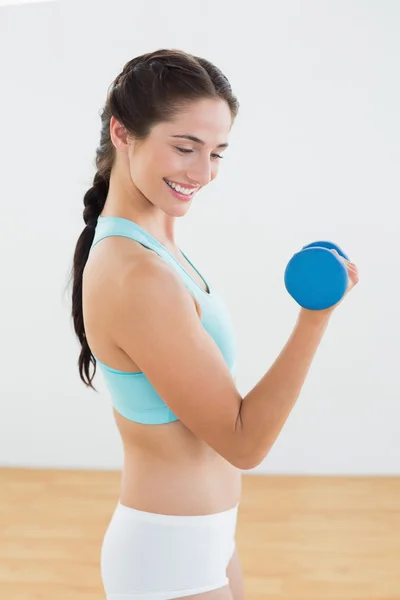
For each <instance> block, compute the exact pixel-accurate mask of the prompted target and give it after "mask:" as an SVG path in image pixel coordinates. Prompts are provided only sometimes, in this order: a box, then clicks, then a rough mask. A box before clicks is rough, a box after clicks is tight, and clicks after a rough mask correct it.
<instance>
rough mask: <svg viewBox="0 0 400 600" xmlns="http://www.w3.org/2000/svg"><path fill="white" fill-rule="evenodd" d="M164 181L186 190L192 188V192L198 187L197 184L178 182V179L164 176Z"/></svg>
mask: <svg viewBox="0 0 400 600" xmlns="http://www.w3.org/2000/svg"><path fill="white" fill-rule="evenodd" d="M164 181H165V183H174V184H175V185H180V186H181V187H182V188H185V189H186V190H192V191H193V192H194V191H195V190H198V189H199V186H197V185H190V184H189V183H180V182H179V181H172V179H167V178H164Z"/></svg>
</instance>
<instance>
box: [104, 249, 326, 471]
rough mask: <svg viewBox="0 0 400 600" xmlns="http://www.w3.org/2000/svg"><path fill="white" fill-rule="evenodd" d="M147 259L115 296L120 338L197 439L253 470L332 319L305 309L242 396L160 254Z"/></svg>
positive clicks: (115, 327) (116, 333) (184, 290)
mask: <svg viewBox="0 0 400 600" xmlns="http://www.w3.org/2000/svg"><path fill="white" fill-rule="evenodd" d="M145 262H146V264H144V263H142V264H141V265H140V266H135V267H133V268H132V269H131V270H130V272H129V274H128V275H127V277H126V279H125V280H124V283H123V285H121V288H120V289H119V290H118V292H117V295H116V297H115V299H114V300H113V302H114V315H115V322H114V323H113V333H114V339H115V342H116V343H117V344H118V346H119V347H121V348H122V349H123V350H124V351H125V352H126V353H127V354H128V356H130V357H131V358H132V360H133V361H134V362H135V363H136V364H137V365H139V367H140V369H141V370H142V371H143V372H144V374H145V375H146V377H147V378H148V379H149V381H150V382H151V384H152V385H153V387H154V388H155V389H156V391H157V392H158V394H159V395H160V396H161V397H162V399H163V401H164V402H165V403H166V404H167V405H168V406H169V407H170V409H171V410H172V412H173V413H174V414H175V415H176V416H177V417H178V418H179V419H180V420H181V421H182V422H183V423H184V424H185V425H186V426H187V427H188V428H189V429H190V430H191V431H192V432H193V433H194V434H195V435H196V436H197V437H198V438H200V439H202V440H203V441H205V442H206V443H207V444H208V445H209V446H211V447H212V448H214V449H215V451H216V452H218V453H219V454H220V455H221V456H223V457H224V458H225V459H226V460H227V461H229V462H230V463H231V464H233V465H234V466H236V467H237V468H239V469H243V470H246V469H250V468H253V467H254V466H256V465H257V464H259V463H260V462H261V461H262V460H263V458H264V457H265V456H266V454H267V453H268V451H269V449H270V448H271V446H272V445H273V443H274V441H275V439H276V438H277V436H278V434H279V432H280V430H281V429H282V427H283V425H284V423H285V421H286V419H287V417H288V415H289V413H290V411H291V409H292V407H293V405H294V404H295V402H296V400H297V398H298V396H299V393H300V391H301V388H302V386H303V383H304V381H305V378H306V376H307V373H308V371H309V368H310V365H311V362H312V360H313V357H314V355H315V352H316V350H317V348H318V346H319V344H320V341H321V339H322V336H323V334H324V332H325V329H326V327H327V324H328V320H329V319H328V317H326V318H321V319H320V318H317V319H316V318H313V315H311V314H307V313H309V311H307V312H303V311H302V312H301V313H300V316H299V319H298V321H297V323H296V326H295V328H294V331H293V333H292V335H291V337H290V339H289V340H288V342H287V344H286V346H285V347H284V349H283V350H282V352H281V354H280V355H279V357H278V358H277V360H276V361H275V363H274V364H273V366H272V367H271V368H270V369H269V371H268V372H267V373H266V374H265V375H264V377H263V378H262V379H261V380H260V381H259V383H258V384H257V385H256V386H255V387H254V388H253V389H252V390H251V391H250V392H249V393H248V394H247V396H246V397H245V398H242V396H241V395H240V393H239V391H238V390H237V388H236V385H235V381H234V379H233V377H232V375H231V372H230V371H229V369H228V366H227V365H226V363H225V360H224V358H223V356H222V354H221V352H220V350H219V348H218V346H217V345H216V343H215V342H214V340H213V339H212V338H211V336H210V335H209V334H208V332H207V331H206V330H205V329H204V327H203V325H202V324H201V322H200V319H199V316H198V314H197V311H196V308H195V304H194V302H193V299H192V298H191V296H190V294H189V293H188V290H187V288H186V287H185V286H184V284H183V282H182V280H181V279H180V278H179V276H178V275H177V274H175V273H174V272H173V271H172V269H171V268H170V267H169V266H168V265H166V263H164V262H163V261H161V260H160V259H159V260H157V258H153V257H149V259H148V260H146V261H145ZM314 316H315V315H314ZM132 401H134V399H133V400H132Z"/></svg>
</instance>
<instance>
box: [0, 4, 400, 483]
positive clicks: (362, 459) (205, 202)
mask: <svg viewBox="0 0 400 600" xmlns="http://www.w3.org/2000/svg"><path fill="white" fill-rule="evenodd" d="M399 31H400V5H399V3H397V2H394V1H392V2H390V1H382V0H379V1H378V0H376V1H375V2H368V3H367V2H363V1H352V2H348V1H346V2H344V1H333V0H332V1H330V2H328V1H323V2H322V1H317V0H316V1H314V2H310V1H304V0H302V1H300V0H299V1H296V2H293V1H286V2H268V3H259V2H258V0H257V1H255V2H250V3H249V2H246V3H244V4H243V7H242V8H240V6H239V3H238V4H237V5H236V4H235V3H232V2H228V1H227V0H225V1H223V2H222V1H221V2H211V1H208V0H207V1H206V0H201V1H197V2H193V1H192V2H190V3H188V2H185V1H183V0H182V1H177V0H169V1H168V2H161V1H159V2H155V1H154V0H153V1H151V2H148V3H145V2H143V3H138V2H134V3H133V2H129V1H124V2H122V1H115V0H113V2H110V1H107V2H105V1H104V0H103V1H102V2H101V3H100V2H90V3H89V2H83V1H80V2H79V3H77V2H69V3H63V4H61V3H56V2H54V3H40V4H36V5H32V4H29V5H24V6H18V7H5V8H2V9H0V40H1V41H0V57H1V58H0V61H1V62H0V68H1V77H0V85H1V94H0V114H1V117H2V124H1V138H2V143H1V145H0V152H1V156H0V164H1V166H2V169H1V171H2V173H1V192H2V193H1V200H0V202H1V214H0V218H1V225H2V227H1V236H0V252H1V257H2V260H1V271H2V277H1V284H0V285H1V309H2V310H1V345H0V348H1V366H2V374H1V377H0V403H1V404H0V406H1V419H0V464H1V465H3V466H29V467H61V468H63V467H66V468H67V467H73V468H94V469H103V468H107V469H108V468H111V469H114V468H115V469H119V468H121V465H122V447H121V443H120V439H119V435H118V433H117V429H116V426H115V424H114V421H113V417H112V412H111V403H110V398H109V397H108V393H107V391H106V389H105V385H104V383H103V380H102V375H101V373H100V372H98V375H97V376H96V378H95V381H94V383H95V386H96V387H97V388H98V389H99V390H100V394H96V393H95V392H93V391H92V390H89V389H86V388H85V386H84V384H83V383H82V382H81V381H80V379H79V376H78V369H77V359H78V352H79V346H78V343H77V341H76V340H75V337H74V334H73V329H72V323H71V319H70V298H69V295H68V294H67V293H66V292H65V286H66V282H67V277H68V273H69V269H70V266H71V261H72V253H73V249H74V247H75V243H76V240H77V238H78V236H79V234H80V232H81V230H82V228H83V220H82V209H83V203H82V199H83V194H84V193H85V191H86V189H87V188H88V187H90V184H91V180H92V177H93V174H94V157H95V148H96V145H97V143H98V140H99V132H100V118H99V116H98V112H99V110H100V109H101V107H102V105H103V102H104V99H105V95H106V90H107V87H108V85H109V84H110V82H111V81H112V79H113V78H114V77H115V76H116V75H117V74H118V72H119V71H120V70H121V68H122V66H123V65H124V63H125V62H126V61H127V60H129V59H130V58H132V57H133V56H135V55H137V54H141V53H143V52H148V51H151V50H155V49H157V48H161V47H176V48H181V49H184V50H187V51H189V52H192V53H195V54H199V55H202V56H204V57H206V58H208V59H210V60H211V61H213V62H215V63H216V64H217V65H218V66H219V67H220V68H221V69H222V70H223V71H224V72H225V73H226V75H227V76H228V78H229V79H230V81H231V83H232V86H233V89H234V92H235V93H236V94H237V95H238V97H239V100H240V102H241V111H240V114H239V117H238V120H237V122H236V124H235V126H234V129H233V131H232V135H231V139H230V142H231V148H230V149H229V150H228V151H227V152H226V158H225V159H224V161H223V164H222V166H221V172H220V175H219V177H218V179H217V180H216V181H215V182H213V183H212V184H211V185H210V186H209V188H207V189H206V190H204V191H203V192H202V194H201V195H200V196H199V197H198V199H197V201H196V202H195V203H194V205H193V206H192V208H191V212H190V214H189V215H188V216H187V217H186V218H185V219H183V220H182V221H180V222H179V223H178V236H179V239H178V241H179V244H180V246H181V247H183V248H184V249H185V250H186V252H187V253H188V254H189V256H191V258H192V260H193V261H194V262H195V264H196V266H197V267H198V268H199V269H200V271H202V272H203V273H204V274H206V275H207V277H208V278H209V279H211V280H213V281H214V283H215V284H216V285H217V286H218V287H219V289H220V292H221V293H222V294H223V296H224V298H225V300H226V302H227V304H228V306H229V308H230V310H231V312H232V318H233V321H234V324H235V326H236V331H237V338H238V342H239V369H238V387H239V389H240V391H241V393H242V394H246V393H247V392H248V391H249V390H250V389H251V388H252V387H253V386H254V385H255V384H256V383H257V382H258V380H259V379H260V378H261V376H262V375H263V374H264V373H265V372H266V370H267V369H268V368H269V367H270V366H271V365H272V363H273V361H274V360H275V358H276V357H277V355H278V354H279V352H280V351H281V349H282V347H283V345H284V344H285V343H286V340H287V338H288V336H289V335H290V333H291V331H292V328H293V326H294V323H295V318H296V316H297V312H298V307H297V305H296V304H295V303H294V301H293V300H292V299H291V298H290V296H289V295H288V294H287V292H286V290H285V288H284V284H283V273H284V269H285V266H286V263H287V261H288V260H289V259H290V257H291V256H292V254H293V253H294V252H296V251H297V250H298V249H300V248H301V247H302V246H303V245H304V244H306V243H309V242H311V241H314V240H317V239H330V240H333V241H336V242H337V243H338V244H339V245H341V246H342V247H343V249H344V250H345V251H346V252H347V253H348V254H349V255H350V257H351V259H352V260H353V261H354V262H355V263H356V264H357V265H358V267H359V271H360V283H359V285H358V286H357V288H356V289H355V290H354V291H353V292H352V293H351V294H350V295H349V296H348V298H346V299H345V302H344V303H343V304H342V305H341V307H340V308H339V309H338V310H337V311H336V313H335V315H334V317H333V319H332V322H331V324H330V327H329V329H328V331H327V333H326V335H325V337H324V339H323V342H322V344H321V346H320V348H319V350H318V353H317V356H316V358H315V361H314V363H313V365H312V368H311V371H310V374H309V376H308V378H307V381H306V383H305V385H304V387H303V390H302V393H301V395H300V398H299V400H298V402H297V404H296V406H295V408H294V410H293V412H292V413H291V415H290V417H289V419H288V421H287V423H286V425H285V427H284V429H283V431H282V433H281V435H280V436H279V438H278V440H277V442H276V444H275V446H274V448H273V450H272V451H271V452H270V454H269V456H268V457H267V459H266V460H265V462H264V464H263V465H262V466H261V467H260V468H259V469H256V470H255V472H265V473H285V474H286V473H288V474H382V475H383V474H397V475H399V474H400V383H399V376H398V373H399V363H400V317H399V295H400V286H399V266H400V260H399V241H400V236H399V233H400V226H399V176H398V169H399V159H400V142H399V140H400V118H399V106H400V84H399V56H400V36H399V35H398V33H399ZM221 238H222V240H221ZM205 240H207V244H205ZM221 241H222V242H223V243H222V244H221Z"/></svg>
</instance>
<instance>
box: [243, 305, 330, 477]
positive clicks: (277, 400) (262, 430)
mask: <svg viewBox="0 0 400 600" xmlns="http://www.w3.org/2000/svg"><path fill="white" fill-rule="evenodd" d="M330 314H331V313H327V314H325V313H321V314H320V315H316V314H311V312H310V311H301V312H300V314H299V317H298V319H297V322H296V325H295V327H294V329H293V332H292V334H291V336H290V338H289V340H288V341H287V343H286V345H285V346H284V348H283V350H282V351H281V353H280V354H279V356H278V358H277V359H276V361H275V362H274V364H273V365H272V367H271V368H270V369H269V371H267V373H266V374H265V375H264V376H263V377H262V379H261V380H260V381H259V382H258V383H257V385H256V386H255V387H254V388H253V389H252V390H251V391H250V392H249V393H248V394H247V395H246V396H245V398H244V399H243V401H242V403H241V407H240V411H239V416H238V421H237V433H238V435H239V436H240V442H239V444H240V447H241V451H242V455H243V457H244V458H243V465H244V468H245V469H249V468H253V467H254V466H257V465H258V464H259V463H260V462H261V461H262V460H263V459H264V458H265V456H266V455H267V454H268V452H269V450H270V448H271V447H272V445H273V444H274V442H275V440H276V439H277V437H278V435H279V433H280V431H281V430H282V427H283V426H284V424H285V422H286V420H287V418H288V416H289V414H290V412H291V410H292V408H293V406H294V405H295V403H296V400H297V398H298V397H299V395H300V392H301V390H302V387H303V385H304V382H305V379H306V377H307V374H308V372H309V370H310V367H311V363H312V361H313V359H314V356H315V354H316V351H317V349H318V347H319V345H320V342H321V340H322V337H323V335H324V333H325V331H326V328H327V326H328V323H329V320H330Z"/></svg>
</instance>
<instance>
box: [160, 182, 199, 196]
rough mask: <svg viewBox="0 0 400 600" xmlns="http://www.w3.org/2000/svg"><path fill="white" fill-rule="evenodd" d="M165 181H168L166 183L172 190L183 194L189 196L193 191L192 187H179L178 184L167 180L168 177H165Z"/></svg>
mask: <svg viewBox="0 0 400 600" xmlns="http://www.w3.org/2000/svg"><path fill="white" fill-rule="evenodd" d="M166 182H167V183H168V185H169V186H170V187H172V189H173V190H176V191H177V192H179V193H180V194H185V196H190V195H191V194H193V193H194V191H195V190H193V189H191V190H190V189H188V188H184V187H181V186H180V185H178V184H176V183H173V182H172V181H169V180H168V179H166Z"/></svg>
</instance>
